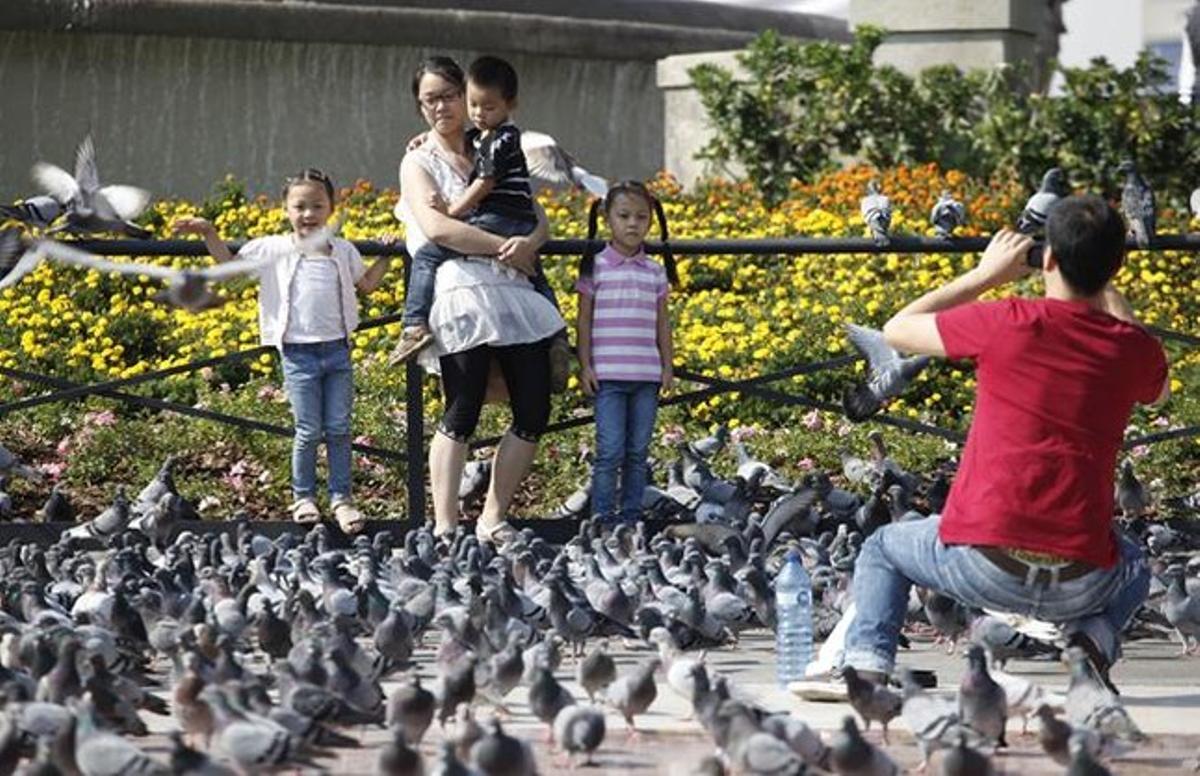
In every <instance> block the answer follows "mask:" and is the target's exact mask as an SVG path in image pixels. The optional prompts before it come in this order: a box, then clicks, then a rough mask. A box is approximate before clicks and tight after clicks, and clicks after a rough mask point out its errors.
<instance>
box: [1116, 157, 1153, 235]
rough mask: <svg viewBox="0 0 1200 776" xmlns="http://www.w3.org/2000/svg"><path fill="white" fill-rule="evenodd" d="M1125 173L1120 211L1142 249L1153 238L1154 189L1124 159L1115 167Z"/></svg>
mask: <svg viewBox="0 0 1200 776" xmlns="http://www.w3.org/2000/svg"><path fill="white" fill-rule="evenodd" d="M1117 171H1118V172H1122V173H1124V174H1125V186H1124V187H1123V188H1122V189H1121V212H1122V213H1123V214H1124V215H1125V221H1126V223H1127V224H1128V226H1129V232H1130V234H1132V235H1133V239H1134V242H1136V243H1137V246H1138V247H1139V248H1141V249H1143V250H1145V249H1146V248H1149V247H1150V241H1151V240H1153V239H1154V233H1155V225H1156V222H1157V215H1156V214H1155V212H1154V191H1153V190H1152V189H1151V188H1150V184H1148V183H1146V179H1145V178H1143V177H1142V176H1141V173H1139V172H1138V170H1137V165H1136V164H1134V163H1133V161H1132V160H1129V159H1126V160H1125V161H1123V162H1121V166H1120V167H1118V168H1117Z"/></svg>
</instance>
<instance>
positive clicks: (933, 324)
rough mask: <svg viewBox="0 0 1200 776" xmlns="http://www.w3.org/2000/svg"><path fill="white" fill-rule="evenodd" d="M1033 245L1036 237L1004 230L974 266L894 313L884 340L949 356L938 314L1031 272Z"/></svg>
mask: <svg viewBox="0 0 1200 776" xmlns="http://www.w3.org/2000/svg"><path fill="white" fill-rule="evenodd" d="M1032 244H1033V240H1032V239H1031V238H1029V237H1027V236H1025V235H1022V234H1018V233H1016V232H1014V231H1012V230H1009V229H1001V230H1000V231H999V232H997V233H996V235H995V236H994V237H993V238H992V241H991V242H990V243H988V247H987V250H985V251H984V252H983V257H982V258H981V259H980V260H979V264H978V265H977V266H976V267H975V268H974V269H970V270H968V271H967V272H966V273H965V274H963V275H960V276H958V277H957V278H955V279H954V280H951V281H950V282H949V283H947V284H946V285H944V286H942V287H941V288H936V289H934V290H933V291H930V292H929V293H927V294H925V295H924V296H922V297H920V298H919V299H917V300H916V301H914V302H910V303H909V304H908V306H907V307H905V308H904V309H902V310H901V311H900V312H898V313H896V314H895V315H893V316H892V318H891V320H889V321H888V322H887V323H885V324H884V326H883V336H884V339H886V340H887V343H888V344H889V345H891V346H892V347H893V348H895V349H896V350H899V351H902V352H904V353H916V354H921V355H928V356H944V355H946V346H945V344H944V343H943V342H942V335H941V332H939V331H938V327H937V314H938V313H939V312H941V311H942V310H949V309H951V308H953V307H958V306H959V305H963V304H966V303H968V302H973V301H975V300H976V299H978V298H979V296H980V295H981V294H982V293H984V292H985V291H988V290H990V289H992V288H996V287H997V286H1002V285H1004V284H1005V283H1008V282H1010V281H1012V280H1016V279H1017V278H1019V277H1021V276H1022V275H1024V274H1026V273H1027V272H1029V267H1028V266H1027V265H1026V264H1025V254H1026V253H1027V252H1028V251H1029V247H1030V246H1031V245H1032Z"/></svg>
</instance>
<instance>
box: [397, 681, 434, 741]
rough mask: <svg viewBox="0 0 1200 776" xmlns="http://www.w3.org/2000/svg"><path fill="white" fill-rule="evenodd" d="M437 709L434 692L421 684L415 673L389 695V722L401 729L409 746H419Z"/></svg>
mask: <svg viewBox="0 0 1200 776" xmlns="http://www.w3.org/2000/svg"><path fill="white" fill-rule="evenodd" d="M436 710H437V701H436V700H435V699H434V697H433V693H431V692H429V691H428V690H426V689H425V688H424V687H422V686H421V677H419V676H416V675H413V677H412V678H411V679H410V680H409V681H408V682H406V683H404V684H402V685H400V686H399V687H397V688H396V689H394V690H392V694H391V695H390V696H389V697H388V707H387V724H388V727H390V728H392V729H394V730H399V731H400V732H401V734H402V736H403V738H404V741H405V743H407V744H408V745H409V746H417V745H418V744H420V743H421V739H422V738H424V737H425V731H426V730H428V729H429V726H430V725H432V724H433V715H434V712H435V711H436Z"/></svg>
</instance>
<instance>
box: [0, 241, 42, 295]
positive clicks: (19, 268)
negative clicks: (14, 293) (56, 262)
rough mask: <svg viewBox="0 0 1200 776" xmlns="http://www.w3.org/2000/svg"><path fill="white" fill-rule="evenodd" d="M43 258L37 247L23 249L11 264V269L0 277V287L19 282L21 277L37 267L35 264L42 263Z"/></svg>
mask: <svg viewBox="0 0 1200 776" xmlns="http://www.w3.org/2000/svg"><path fill="white" fill-rule="evenodd" d="M43 258H45V256H44V255H43V254H42V252H41V251H39V250H37V248H30V249H29V250H27V251H25V253H23V254H22V255H21V258H20V259H18V260H17V263H16V264H14V265H13V267H12V269H10V270H9V271H8V273H7V274H6V275H5V276H4V277H3V278H0V289H4V288H8V287H9V286H15V285H16V284H17V283H19V282H21V278H23V277H25V276H26V275H28V274H29V273H30V272H33V271H34V270H35V269H36V268H37V265H38V264H41V263H42V259H43Z"/></svg>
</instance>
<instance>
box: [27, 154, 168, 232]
mask: <svg viewBox="0 0 1200 776" xmlns="http://www.w3.org/2000/svg"><path fill="white" fill-rule="evenodd" d="M32 175H33V180H34V182H36V183H37V184H38V185H39V186H41V187H42V189H43V190H45V192H46V193H47V194H49V195H50V196H51V197H53V198H54V200H55V201H56V202H58V203H59V204H60V205H62V207H63V208H64V209H65V211H66V219H67V220H66V223H65V224H63V225H62V226H59V227H55V228H53V229H51V230H50V231H59V230H61V229H65V230H68V231H71V232H75V233H79V234H93V233H95V232H116V233H118V234H125V235H128V236H129V237H134V238H138V239H145V238H147V237H149V236H150V232H148V231H147V230H145V229H143V228H142V227H140V226H138V225H137V224H134V223H132V221H131V219H134V218H137V217H138V216H139V215H141V213H142V211H143V210H145V209H146V205H148V204H150V192H148V191H146V190H145V189H140V188H138V187H136V186H112V185H109V186H101V185H100V174H99V172H98V171H97V169H96V146H95V145H94V144H93V143H92V136H91V135H88V136H87V137H85V138H84V139H83V142H82V143H80V144H79V149H78V150H77V151H76V152H75V174H74V175H71V174H70V173H68V172H67V171H66V170H64V169H62V168H61V167H57V166H55V165H53V164H50V163H48V162H38V163H37V164H35V165H34V166H33V172H32Z"/></svg>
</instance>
